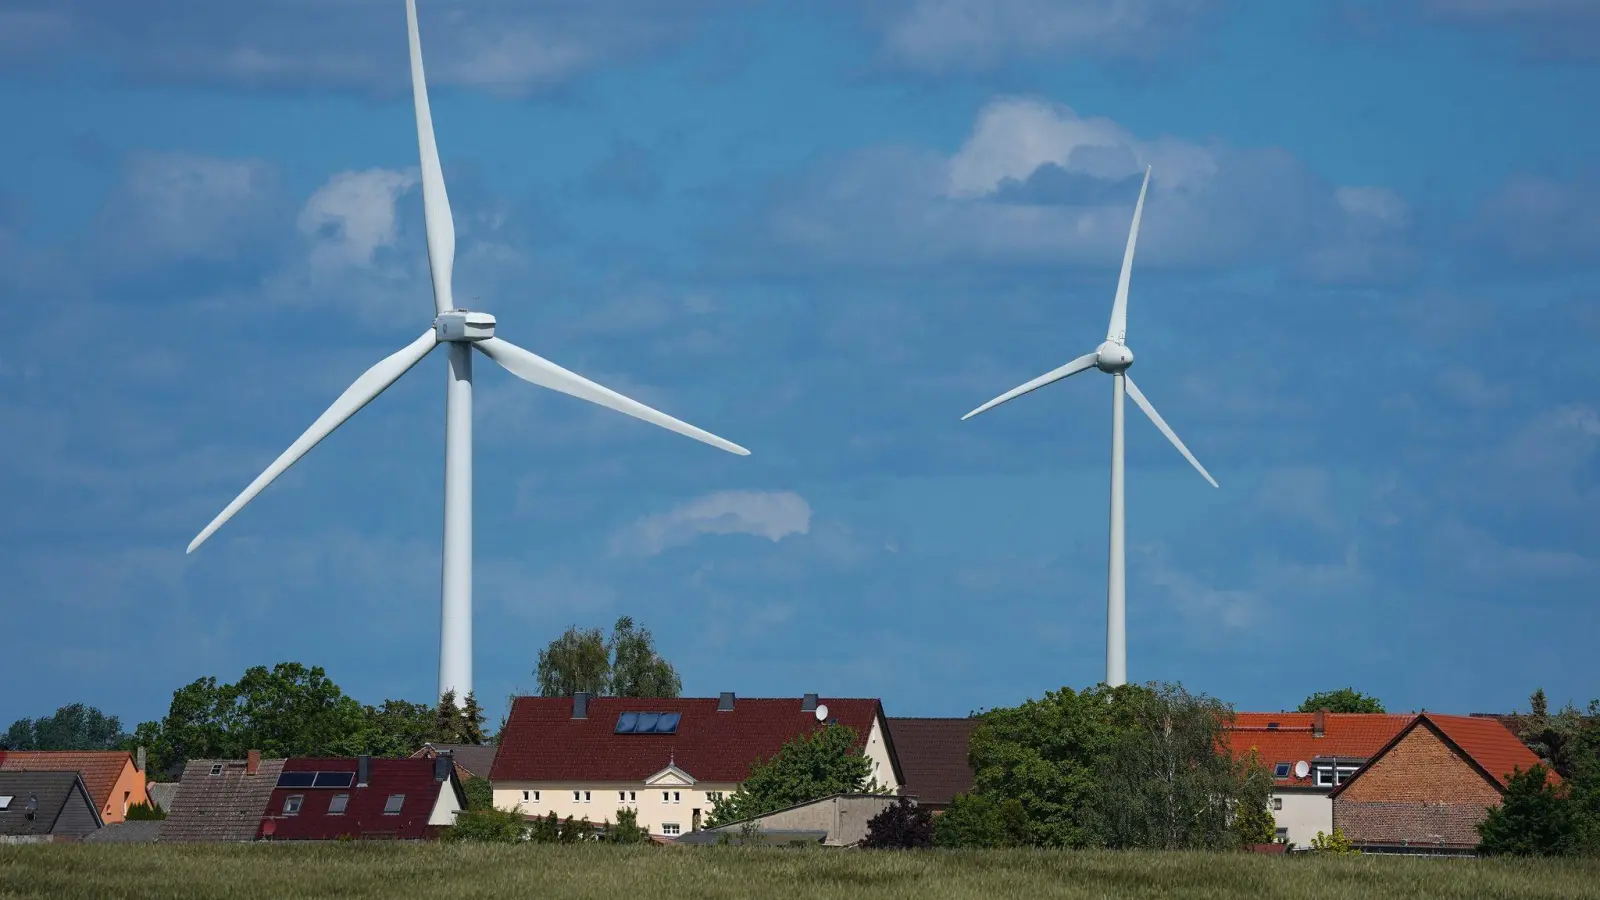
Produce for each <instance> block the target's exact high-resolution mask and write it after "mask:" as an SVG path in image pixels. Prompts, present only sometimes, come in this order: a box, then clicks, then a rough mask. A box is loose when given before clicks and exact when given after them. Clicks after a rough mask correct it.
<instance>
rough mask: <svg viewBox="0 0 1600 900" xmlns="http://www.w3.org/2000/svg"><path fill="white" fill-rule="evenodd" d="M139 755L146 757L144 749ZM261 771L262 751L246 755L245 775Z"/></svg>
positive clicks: (253, 751)
mask: <svg viewBox="0 0 1600 900" xmlns="http://www.w3.org/2000/svg"><path fill="white" fill-rule="evenodd" d="M139 754H140V755H141V756H143V755H144V748H142V747H141V748H140V749H139ZM259 771H261V751H260V750H251V751H250V752H249V753H246V754H245V755H244V773H245V774H246V775H254V774H256V773H257V772H259Z"/></svg>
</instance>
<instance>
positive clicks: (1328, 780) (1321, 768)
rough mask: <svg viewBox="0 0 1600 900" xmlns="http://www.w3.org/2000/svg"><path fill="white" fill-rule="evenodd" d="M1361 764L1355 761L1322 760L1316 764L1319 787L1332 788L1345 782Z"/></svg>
mask: <svg viewBox="0 0 1600 900" xmlns="http://www.w3.org/2000/svg"><path fill="white" fill-rule="evenodd" d="M1359 768H1361V766H1359V765H1357V764H1355V763H1331V762H1320V763H1317V764H1316V769H1315V771H1316V779H1317V781H1316V785H1317V787H1325V788H1332V787H1338V786H1339V785H1341V784H1344V783H1345V782H1346V781H1348V780H1349V779H1350V776H1351V775H1354V774H1355V773H1356V770H1357V769H1359Z"/></svg>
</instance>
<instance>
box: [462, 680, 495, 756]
mask: <svg viewBox="0 0 1600 900" xmlns="http://www.w3.org/2000/svg"><path fill="white" fill-rule="evenodd" d="M484 718H485V717H484V714H483V707H481V706H479V705H478V696H477V694H475V693H474V692H472V691H467V702H466V703H464V704H462V706H461V727H460V731H459V733H458V734H457V737H458V738H460V740H458V741H456V743H458V744H472V745H473V746H482V745H483V744H485V743H487V742H488V738H487V737H486V736H485V735H484V733H483V723H484Z"/></svg>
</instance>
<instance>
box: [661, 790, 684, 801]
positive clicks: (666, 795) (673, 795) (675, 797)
mask: <svg viewBox="0 0 1600 900" xmlns="http://www.w3.org/2000/svg"><path fill="white" fill-rule="evenodd" d="M681 799H683V794H681V793H679V792H678V791H662V792H661V802H662V803H677V802H678V801H679V800H681Z"/></svg>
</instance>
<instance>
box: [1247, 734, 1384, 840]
mask: <svg viewBox="0 0 1600 900" xmlns="http://www.w3.org/2000/svg"><path fill="white" fill-rule="evenodd" d="M1413 718H1414V717H1413V716H1411V715H1409V714H1407V715H1389V714H1385V713H1331V712H1327V711H1322V712H1315V713H1298V712H1275V713H1254V712H1242V713H1237V714H1236V715H1235V717H1234V721H1233V723H1232V725H1231V726H1229V728H1228V729H1227V732H1226V739H1227V742H1228V746H1229V749H1230V750H1231V751H1232V753H1233V754H1234V755H1235V756H1237V757H1247V756H1248V755H1249V754H1250V753H1251V752H1252V751H1254V752H1255V754H1256V757H1257V758H1258V759H1259V760H1260V761H1261V763H1262V764H1263V765H1265V766H1266V767H1267V768H1268V769H1269V770H1271V772H1272V798H1271V801H1270V802H1271V805H1272V816H1273V818H1274V819H1276V820H1277V831H1278V840H1279V841H1280V842H1286V843H1289V844H1292V845H1294V846H1295V847H1297V848H1300V849H1305V848H1307V847H1309V846H1310V845H1311V841H1312V839H1313V838H1315V837H1316V836H1317V833H1318V832H1323V833H1325V834H1331V833H1332V832H1333V802H1332V800H1330V799H1329V794H1331V793H1332V792H1333V790H1334V789H1335V788H1337V787H1338V786H1339V785H1340V784H1342V783H1343V782H1344V781H1345V780H1346V779H1348V778H1349V777H1350V776H1351V775H1353V774H1354V773H1355V772H1356V770H1357V769H1359V768H1360V767H1361V766H1362V765H1363V764H1364V763H1366V761H1367V760H1368V759H1370V758H1371V757H1372V756H1373V755H1375V754H1376V753H1377V752H1378V751H1379V750H1381V749H1382V748H1383V746H1384V745H1385V744H1387V743H1388V742H1389V741H1390V740H1392V739H1393V738H1394V736H1395V735H1397V734H1399V733H1400V731H1401V730H1402V729H1403V728H1405V727H1406V725H1407V724H1409V723H1410V722H1411V720H1412V719H1413Z"/></svg>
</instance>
